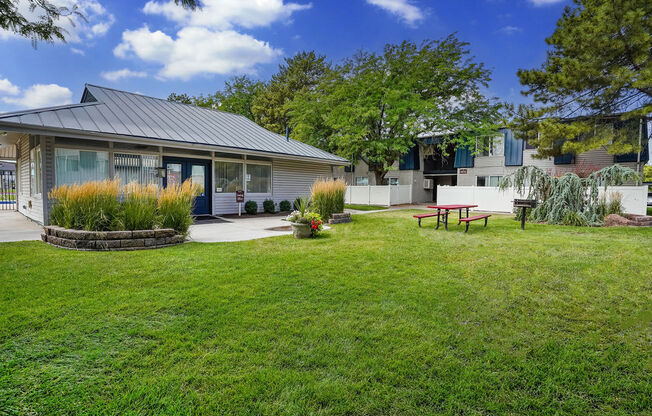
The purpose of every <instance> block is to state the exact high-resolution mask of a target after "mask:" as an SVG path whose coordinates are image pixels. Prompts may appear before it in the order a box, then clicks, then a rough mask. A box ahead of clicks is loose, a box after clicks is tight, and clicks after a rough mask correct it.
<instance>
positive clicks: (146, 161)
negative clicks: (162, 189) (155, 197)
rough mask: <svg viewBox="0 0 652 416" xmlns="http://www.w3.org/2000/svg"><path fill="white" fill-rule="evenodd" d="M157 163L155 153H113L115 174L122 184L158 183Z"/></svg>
mask: <svg viewBox="0 0 652 416" xmlns="http://www.w3.org/2000/svg"><path fill="white" fill-rule="evenodd" d="M157 165H158V156H155V155H132V154H127V153H115V154H114V155H113V166H114V168H115V174H116V176H118V178H120V182H122V183H123V184H127V183H132V182H135V183H139V184H142V185H148V184H150V183H154V184H158V177H157V176H156V166H157Z"/></svg>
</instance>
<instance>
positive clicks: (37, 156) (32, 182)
mask: <svg viewBox="0 0 652 416" xmlns="http://www.w3.org/2000/svg"><path fill="white" fill-rule="evenodd" d="M42 185H43V177H42V176H41V145H36V146H35V147H33V148H31V149H30V150H29V194H30V195H32V196H34V195H40V194H41V187H42Z"/></svg>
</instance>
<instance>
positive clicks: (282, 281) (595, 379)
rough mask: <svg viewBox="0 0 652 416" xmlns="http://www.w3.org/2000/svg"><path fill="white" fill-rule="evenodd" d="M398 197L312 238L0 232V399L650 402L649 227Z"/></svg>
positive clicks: (260, 406)
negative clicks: (67, 242)
mask: <svg viewBox="0 0 652 416" xmlns="http://www.w3.org/2000/svg"><path fill="white" fill-rule="evenodd" d="M414 212H415V211H386V212H382V213H375V214H369V215H358V216H354V222H353V223H350V224H342V225H337V226H335V227H333V229H332V230H330V231H327V232H325V233H323V236H322V237H320V238H317V239H313V240H294V239H292V238H291V237H290V236H282V237H276V238H268V239H263V240H255V241H246V242H238V243H218V244H199V243H189V244H185V245H182V246H178V247H173V248H166V249H162V250H154V251H139V252H114V253H96V252H76V251H67V250H63V249H57V248H54V247H51V246H47V245H45V244H43V243H40V242H22V243H3V244H0V253H2V256H0V258H1V259H2V260H0V261H1V262H2V263H1V264H0V270H2V274H0V409H3V411H4V412H5V413H9V414H100V413H101V414H121V415H144V414H156V415H191V414H192V415H206V414H251V415H254V414H256V415H257V414H273V415H297V414H312V415H343V414H346V415H423V414H622V415H625V414H644V413H648V414H649V412H650V409H651V408H652V376H651V374H652V362H651V359H650V357H651V355H650V352H651V351H650V341H651V339H652V325H651V321H652V312H651V311H652V280H651V279H650V270H652V248H651V246H650V241H652V229H645V228H638V227H636V228H630V227H627V228H575V227H563V226H546V225H538V224H528V225H527V228H526V230H525V231H524V232H523V231H520V230H519V226H518V223H517V222H516V221H514V220H512V219H511V218H506V217H499V216H494V217H492V218H491V219H490V221H489V226H488V228H486V229H483V228H482V226H481V225H479V224H472V225H471V230H470V231H469V233H468V234H464V233H463V232H461V231H459V230H461V228H462V227H461V226H460V227H456V226H455V225H453V226H452V227H451V231H449V232H446V231H443V230H442V229H440V230H438V231H435V230H433V228H432V224H433V222H429V221H427V220H426V221H424V228H421V229H419V228H417V225H416V221H414V219H413V218H412V217H411V215H412V214H413V213H414ZM0 413H1V412H0Z"/></svg>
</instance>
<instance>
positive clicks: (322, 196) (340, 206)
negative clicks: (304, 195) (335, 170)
mask: <svg viewBox="0 0 652 416" xmlns="http://www.w3.org/2000/svg"><path fill="white" fill-rule="evenodd" d="M310 193H311V197H310V201H311V208H312V210H313V211H315V212H316V213H318V214H319V215H320V216H321V218H322V220H323V221H328V220H329V219H330V218H331V217H332V216H333V214H334V213H339V212H344V194H345V193H346V183H344V181H342V180H341V179H335V180H333V179H330V180H324V179H318V180H316V181H315V183H314V184H313V185H312V189H311V191H310Z"/></svg>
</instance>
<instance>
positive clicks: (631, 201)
mask: <svg viewBox="0 0 652 416" xmlns="http://www.w3.org/2000/svg"><path fill="white" fill-rule="evenodd" d="M604 192H605V191H604V188H600V194H601V195H602V194H603V193H604ZM606 192H607V193H610V192H620V193H621V194H622V196H623V198H622V203H623V209H624V211H625V213H628V214H637V215H645V213H646V208H647V207H646V204H647V186H612V187H609V188H608V189H607V191H606ZM526 196H527V192H526V193H525V195H518V194H517V193H516V192H515V191H514V189H512V188H510V189H506V190H505V191H501V190H499V189H498V188H495V187H489V186H486V187H483V186H481V187H478V186H438V187H437V204H439V205H448V204H471V205H478V208H476V209H478V210H481V211H495V212H512V206H513V203H512V201H513V200H514V198H525V197H526Z"/></svg>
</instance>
